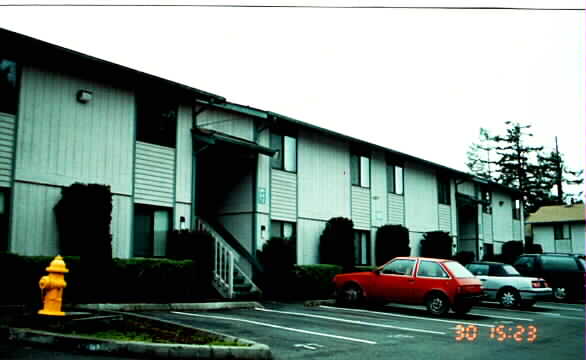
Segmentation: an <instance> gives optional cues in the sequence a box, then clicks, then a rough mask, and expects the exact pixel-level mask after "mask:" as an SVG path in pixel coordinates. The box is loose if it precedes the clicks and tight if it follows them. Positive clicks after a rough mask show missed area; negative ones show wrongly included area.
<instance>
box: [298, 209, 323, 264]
mask: <svg viewBox="0 0 586 360" xmlns="http://www.w3.org/2000/svg"><path fill="white" fill-rule="evenodd" d="M325 226H326V222H325V221H319V220H308V219H299V221H298V222H297V239H299V240H301V241H298V242H297V259H298V261H299V264H301V265H304V264H319V237H320V235H321V233H322V232H323V230H324V228H325Z"/></svg>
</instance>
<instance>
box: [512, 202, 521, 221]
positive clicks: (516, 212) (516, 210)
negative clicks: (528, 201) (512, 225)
mask: <svg viewBox="0 0 586 360" xmlns="http://www.w3.org/2000/svg"><path fill="white" fill-rule="evenodd" d="M513 219H515V220H519V219H521V200H519V199H516V200H515V201H514V206H513Z"/></svg>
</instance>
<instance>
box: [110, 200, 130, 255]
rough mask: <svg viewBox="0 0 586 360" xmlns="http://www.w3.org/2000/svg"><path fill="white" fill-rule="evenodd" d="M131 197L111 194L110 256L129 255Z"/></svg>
mask: <svg viewBox="0 0 586 360" xmlns="http://www.w3.org/2000/svg"><path fill="white" fill-rule="evenodd" d="M131 229H132V199H131V198H130V197H129V196H116V195H114V196H112V224H111V227H110V230H111V232H112V256H113V257H117V258H124V259H127V258H129V257H130V256H131V248H130V247H131V241H130V236H131V233H132V231H131Z"/></svg>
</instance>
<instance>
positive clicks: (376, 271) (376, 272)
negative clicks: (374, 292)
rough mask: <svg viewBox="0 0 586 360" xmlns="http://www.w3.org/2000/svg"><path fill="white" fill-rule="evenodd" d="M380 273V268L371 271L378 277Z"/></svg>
mask: <svg viewBox="0 0 586 360" xmlns="http://www.w3.org/2000/svg"><path fill="white" fill-rule="evenodd" d="M381 271H383V269H381V268H376V269H374V270H372V272H373V273H374V274H375V275H380V273H381Z"/></svg>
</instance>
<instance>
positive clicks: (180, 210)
mask: <svg viewBox="0 0 586 360" xmlns="http://www.w3.org/2000/svg"><path fill="white" fill-rule="evenodd" d="M181 216H183V217H184V218H185V223H184V224H183V228H182V230H183V229H191V204H181V203H175V211H174V222H173V224H174V228H175V229H179V227H180V226H181V222H180V218H181Z"/></svg>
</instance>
